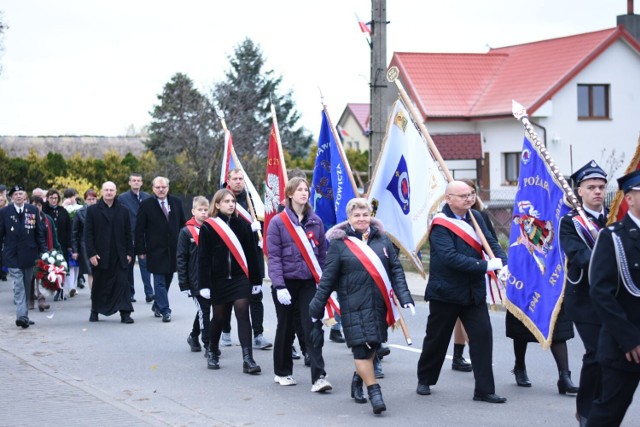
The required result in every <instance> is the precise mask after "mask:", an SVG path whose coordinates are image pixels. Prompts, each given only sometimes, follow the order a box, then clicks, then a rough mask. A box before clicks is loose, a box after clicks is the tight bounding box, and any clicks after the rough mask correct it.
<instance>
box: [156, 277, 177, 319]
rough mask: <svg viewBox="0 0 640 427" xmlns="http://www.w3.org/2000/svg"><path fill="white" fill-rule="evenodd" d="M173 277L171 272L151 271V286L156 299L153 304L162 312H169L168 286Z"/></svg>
mask: <svg viewBox="0 0 640 427" xmlns="http://www.w3.org/2000/svg"><path fill="white" fill-rule="evenodd" d="M172 279H173V273H171V274H156V273H153V288H154V290H155V294H156V300H155V302H154V305H155V307H156V309H157V310H158V311H159V312H160V313H162V314H163V315H164V314H167V313H171V309H170V308H169V286H171V280H172Z"/></svg>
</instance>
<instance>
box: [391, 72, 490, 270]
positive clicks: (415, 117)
mask: <svg viewBox="0 0 640 427" xmlns="http://www.w3.org/2000/svg"><path fill="white" fill-rule="evenodd" d="M398 77H400V71H399V70H398V67H391V68H389V70H388V71H387V80H389V81H390V82H392V83H395V84H396V87H397V88H398V92H399V93H400V97H401V98H402V101H403V102H404V104H405V106H406V107H407V109H408V110H409V113H410V114H411V117H412V118H413V121H414V122H415V123H416V124H417V125H418V129H420V133H421V134H422V136H423V137H424V138H425V140H426V142H427V145H428V146H429V151H431V154H432V155H433V157H434V158H435V159H436V161H437V162H438V164H439V165H440V167H441V168H442V172H443V173H444V176H445V177H446V178H447V182H451V181H453V180H454V179H453V175H451V172H450V171H449V168H448V167H447V165H446V163H445V162H444V159H443V158H442V156H441V155H440V151H438V147H436V144H435V142H433V139H432V138H431V135H429V131H428V130H427V128H426V126H425V125H424V123H422V119H421V118H420V116H419V115H418V112H417V111H416V109H415V107H414V106H413V102H411V98H409V95H407V91H406V90H404V86H402V83H401V82H400V79H399V78H398ZM471 222H472V223H473V228H474V229H475V231H476V234H477V235H478V237H479V238H480V242H482V247H483V249H484V251H485V252H486V253H487V255H489V257H490V258H495V255H494V254H493V251H492V250H491V247H490V246H489V243H488V242H487V239H486V238H485V237H484V234H483V233H482V230H481V229H480V226H478V222H477V221H476V219H475V217H474V216H473V215H471Z"/></svg>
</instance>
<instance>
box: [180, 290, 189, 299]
mask: <svg viewBox="0 0 640 427" xmlns="http://www.w3.org/2000/svg"><path fill="white" fill-rule="evenodd" d="M180 292H182V294H183V295H185V296H188V297H191V291H189V290H188V289H187V290H186V291H180Z"/></svg>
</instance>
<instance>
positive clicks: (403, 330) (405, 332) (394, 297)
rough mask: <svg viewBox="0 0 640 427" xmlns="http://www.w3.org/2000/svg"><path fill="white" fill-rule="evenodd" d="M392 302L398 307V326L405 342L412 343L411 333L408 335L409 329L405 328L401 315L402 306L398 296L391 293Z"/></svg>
mask: <svg viewBox="0 0 640 427" xmlns="http://www.w3.org/2000/svg"><path fill="white" fill-rule="evenodd" d="M393 302H394V303H395V304H396V307H398V315H399V316H400V319H399V320H398V323H400V328H401V329H402V333H403V334H404V340H405V341H406V342H407V345H412V344H413V341H411V335H409V329H408V328H407V324H406V323H405V322H404V317H403V316H402V307H400V301H398V297H397V296H396V294H395V293H394V294H393Z"/></svg>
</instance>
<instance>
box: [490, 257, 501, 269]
mask: <svg viewBox="0 0 640 427" xmlns="http://www.w3.org/2000/svg"><path fill="white" fill-rule="evenodd" d="M500 269H502V259H500V258H493V259H490V260H489V261H487V271H494V270H500Z"/></svg>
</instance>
